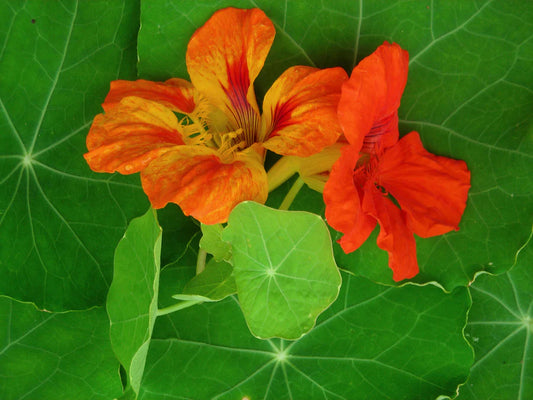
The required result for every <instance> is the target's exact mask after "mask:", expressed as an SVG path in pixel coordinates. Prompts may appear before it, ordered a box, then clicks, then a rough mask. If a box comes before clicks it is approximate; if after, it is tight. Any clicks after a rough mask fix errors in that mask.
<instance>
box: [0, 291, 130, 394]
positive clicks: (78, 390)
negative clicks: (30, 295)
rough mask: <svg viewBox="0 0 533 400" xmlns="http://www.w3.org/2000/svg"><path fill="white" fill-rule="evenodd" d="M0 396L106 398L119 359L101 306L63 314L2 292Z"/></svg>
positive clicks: (117, 390)
mask: <svg viewBox="0 0 533 400" xmlns="http://www.w3.org/2000/svg"><path fill="white" fill-rule="evenodd" d="M0 326H1V327H2V329H0V399H2V400H21V399H26V400H34V399H35V400H48V399H76V400H108V399H113V398H116V397H117V396H120V394H121V392H122V385H121V382H120V375H119V373H118V370H119V364H118V362H117V360H116V358H115V357H114V355H113V351H112V350H111V346H110V344H109V321H108V319H107V316H106V314H105V311H104V309H103V308H101V307H99V308H93V309H91V310H87V311H74V312H66V313H50V312H46V311H39V310H37V309H36V308H35V306H34V305H32V304H28V303H21V302H18V301H15V300H13V299H10V298H8V297H4V296H0Z"/></svg>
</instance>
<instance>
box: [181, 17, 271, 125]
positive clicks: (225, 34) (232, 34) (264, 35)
mask: <svg viewBox="0 0 533 400" xmlns="http://www.w3.org/2000/svg"><path fill="white" fill-rule="evenodd" d="M274 35H275V29H274V25H273V24H272V22H271V21H270V19H268V17H267V16H266V15H265V13H264V12H263V11H261V10H259V9H251V10H241V9H236V8H226V9H222V10H219V11H217V12H215V13H214V14H213V16H212V17H211V18H210V19H209V20H208V21H207V22H206V23H205V24H204V25H203V26H202V27H201V28H199V29H198V30H197V31H196V32H195V33H194V35H193V36H192V37H191V40H190V42H189V45H188V48H187V55H186V62H187V69H188V71H189V75H190V77H191V82H192V83H193V85H194V87H195V88H196V89H198V90H199V91H200V92H201V93H202V94H203V95H204V96H206V97H207V98H208V99H209V101H210V102H211V103H213V104H214V105H216V106H217V107H219V108H220V109H222V110H224V111H225V112H226V114H227V115H228V117H229V118H233V120H234V122H237V119H238V118H239V115H243V114H245V113H248V112H252V111H253V112H255V113H257V114H258V113H259V110H258V107H257V102H256V99H255V93H254V89H253V82H254V80H255V78H256V77H257V75H258V74H259V71H261V68H262V67H263V64H264V62H265V59H266V56H267V54H268V51H269V50H270V47H271V45H272V42H273V40H274ZM237 125H238V124H237ZM239 126H240V125H239Z"/></svg>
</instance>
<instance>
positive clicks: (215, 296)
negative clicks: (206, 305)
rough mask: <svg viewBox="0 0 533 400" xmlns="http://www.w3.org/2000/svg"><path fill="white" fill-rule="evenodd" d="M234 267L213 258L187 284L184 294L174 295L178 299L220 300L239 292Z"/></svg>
mask: <svg viewBox="0 0 533 400" xmlns="http://www.w3.org/2000/svg"><path fill="white" fill-rule="evenodd" d="M232 273H233V267H232V266H231V265H230V264H228V263H227V262H223V261H222V262H217V261H216V260H215V259H211V261H209V262H208V263H207V265H206V267H205V270H204V271H203V272H202V273H201V274H199V275H196V276H195V277H194V278H193V279H192V280H191V281H189V282H188V283H187V285H185V288H184V289H183V293H182V294H177V295H174V296H172V297H174V298H175V299H178V300H202V299H203V301H219V300H222V299H225V298H226V297H228V296H231V295H232V294H235V293H237V287H236V286H235V279H234V278H233V275H232Z"/></svg>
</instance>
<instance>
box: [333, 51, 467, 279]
mask: <svg viewBox="0 0 533 400" xmlns="http://www.w3.org/2000/svg"><path fill="white" fill-rule="evenodd" d="M408 61H409V55H408V53H407V51H405V50H402V49H401V48H400V46H399V45H398V44H395V43H393V44H389V43H387V42H385V43H384V44H383V45H381V46H380V47H379V48H378V49H377V50H376V51H375V52H374V53H373V54H372V55H370V56H369V57H367V58H365V59H363V60H362V61H361V62H360V63H359V64H358V65H357V66H356V67H355V68H354V70H353V72H352V74H351V76H350V79H349V80H348V81H347V82H346V83H345V84H344V85H343V87H342V94H341V100H340V102H339V107H338V115H339V120H340V123H341V126H342V128H343V131H344V136H345V137H346V140H347V141H348V143H349V144H348V145H347V146H345V147H343V148H342V150H341V156H340V158H339V159H338V160H337V161H336V163H335V164H334V165H333V167H332V170H331V173H330V177H329V180H328V182H327V183H326V185H325V188H324V201H325V203H326V218H327V220H328V223H329V224H330V225H331V226H332V227H333V228H335V229H336V230H338V231H340V232H342V233H343V234H344V235H343V237H342V238H341V239H340V240H339V243H340V245H341V247H342V248H343V250H344V251H345V252H346V253H349V252H352V251H354V250H356V249H357V248H358V247H359V246H361V244H363V243H364V242H365V241H366V239H367V238H368V236H369V235H370V233H371V232H372V231H373V230H374V228H375V226H376V224H378V223H379V225H380V232H379V235H378V238H377V244H378V246H379V247H380V248H381V249H383V250H386V251H387V252H388V254H389V267H390V268H391V269H392V271H393V279H394V280H395V281H400V280H403V279H408V278H412V277H414V276H415V275H416V274H417V273H418V263H417V259H416V243H415V238H414V235H413V234H416V235H418V236H420V237H423V238H427V237H431V236H436V235H441V234H444V233H447V232H450V231H452V230H458V229H459V227H458V224H459V221H460V220H461V217H462V214H463V211H464V209H465V206H466V201H467V194H468V190H469V188H470V172H469V171H468V169H467V166H466V164H465V162H464V161H460V160H454V159H450V158H447V157H442V156H437V155H434V154H431V153H429V152H428V151H426V150H425V149H424V147H423V145H422V142H421V141H420V137H419V135H418V133H417V132H411V133H409V134H407V135H405V136H404V137H402V138H401V139H399V140H398V137H399V133H398V107H399V105H400V98H401V96H402V93H403V90H404V87H405V84H406V81H407V70H408Z"/></svg>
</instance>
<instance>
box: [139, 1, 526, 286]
mask: <svg viewBox="0 0 533 400" xmlns="http://www.w3.org/2000/svg"><path fill="white" fill-rule="evenodd" d="M230 5H231V6H236V7H246V8H250V7H260V8H262V9H263V10H264V11H265V12H266V13H267V15H268V16H269V17H270V18H271V19H272V20H273V21H274V24H275V26H276V31H277V36H276V39H275V41H274V46H273V48H272V50H271V52H270V54H269V56H268V58H267V61H266V63H265V67H264V68H263V72H262V73H261V75H260V76H259V78H258V80H257V85H256V87H257V88H258V93H259V95H260V96H259V97H261V94H262V93H264V92H265V91H266V89H267V88H268V87H269V86H270V84H271V83H272V82H273V80H274V79H275V78H276V77H277V76H279V74H280V73H281V72H282V71H283V70H284V69H286V68H287V67H289V66H291V65H294V64H306V65H316V66H318V67H331V66H336V65H340V66H343V67H345V68H346V69H347V70H348V71H351V69H352V68H353V66H354V64H355V62H356V60H360V59H361V58H363V57H364V56H367V55H369V54H370V53H371V52H372V51H374V49H375V48H376V47H377V46H378V45H379V44H381V43H382V42H383V40H389V41H396V42H398V43H400V44H401V46H402V47H404V48H405V49H407V50H408V51H409V53H410V56H411V61H410V71H409V80H408V83H407V87H406V90H405V94H404V96H403V99H402V106H401V108H400V119H401V124H400V130H401V133H403V134H405V133H408V132H409V131H410V130H412V129H416V130H418V131H419V132H420V133H421V136H422V140H423V141H424V143H425V145H426V146H427V148H428V149H429V150H430V151H432V152H434V153H436V154H440V155H445V156H449V157H453V158H459V159H464V160H465V161H466V162H467V164H468V166H469V168H470V169H471V172H472V189H471V191H470V196H469V200H468V205H467V209H466V212H465V215H464V217H463V220H462V222H461V225H460V228H461V229H460V231H459V232H453V233H450V234H447V235H444V236H440V237H437V238H432V239H421V240H418V259H419V264H420V268H421V273H420V274H419V275H418V276H417V278H415V280H416V281H418V282H427V281H433V280H436V281H438V282H440V283H441V284H442V285H444V286H445V287H446V288H447V289H452V288H453V287H455V286H457V285H465V284H467V283H468V282H469V281H470V280H471V279H472V278H473V276H474V274H475V273H476V272H477V271H480V270H486V271H490V272H493V273H499V272H504V271H506V270H507V269H509V268H510V267H511V265H512V263H513V260H514V256H515V253H516V251H517V250H518V248H519V247H520V246H521V245H522V244H523V243H524V242H525V240H526V239H527V236H528V230H529V225H530V223H531V215H532V212H533V201H532V197H531V193H532V192H533V184H532V180H531V179H530V177H531V176H532V175H533V152H532V150H533V146H532V143H533V141H532V139H531V133H530V131H531V129H532V128H531V126H532V125H531V123H532V121H531V116H530V115H531V107H532V105H533V75H532V74H531V73H530V71H531V70H532V69H533V57H531V53H532V51H533V36H532V34H531V32H533V22H531V21H533V3H531V2H523V1H518V0H516V1H514V0H513V1H506V2H498V1H493V0H483V1H461V2H460V4H459V3H457V2H429V1H428V2H421V1H418V0H411V1H397V2H389V1H367V2H364V1H362V0H361V1H352V2H346V1H342V0H338V1H328V2H327V3H326V2H323V1H319V0H312V1H305V2H298V1H293V2H286V1H267V0H264V1H252V0H240V1H230V0H227V1H226V0H219V1H208V0H204V1H195V2H182V1H178V0H165V1H160V2H156V3H154V2H149V1H147V2H141V19H142V28H141V31H140V33H139V73H140V75H141V76H142V77H145V78H152V79H166V78H169V77H173V76H174V77H182V78H187V70H186V66H185V50H186V46H187V42H188V40H189V38H190V36H191V35H192V33H193V32H194V30H195V29H197V28H198V27H200V26H201V25H202V24H203V23H204V22H205V21H206V20H207V19H208V18H209V16H210V15H211V14H212V13H213V12H214V11H215V10H216V9H218V8H221V7H226V6H230ZM170 16H171V17H170ZM510 26H512V27H513V29H509V27H510ZM306 193H307V192H303V193H302V195H301V196H306ZM306 200H307V201H306ZM315 201H316V197H315V196H310V197H309V198H308V199H307V197H304V198H303V200H301V201H300V204H302V205H303V207H304V209H308V208H307V207H309V209H313V210H315V209H317V208H318V209H320V208H321V207H320V206H318V207H317V204H316V203H315ZM306 203H310V204H309V206H306ZM336 256H337V257H338V262H339V263H340V265H341V266H343V267H345V268H349V269H351V270H352V271H354V272H355V273H357V274H361V275H364V276H367V277H370V278H371V279H373V280H376V281H380V282H386V283H390V284H393V283H394V282H393V281H392V273H391V271H390V270H389V268H388V266H387V255H386V253H385V252H383V251H382V250H380V249H378V248H377V246H376V244H375V236H374V237H372V238H371V239H369V242H367V243H366V244H365V246H364V247H363V248H361V249H360V250H359V251H357V252H355V253H353V254H351V255H349V256H346V255H344V253H343V252H342V250H341V249H340V247H338V246H336Z"/></svg>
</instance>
